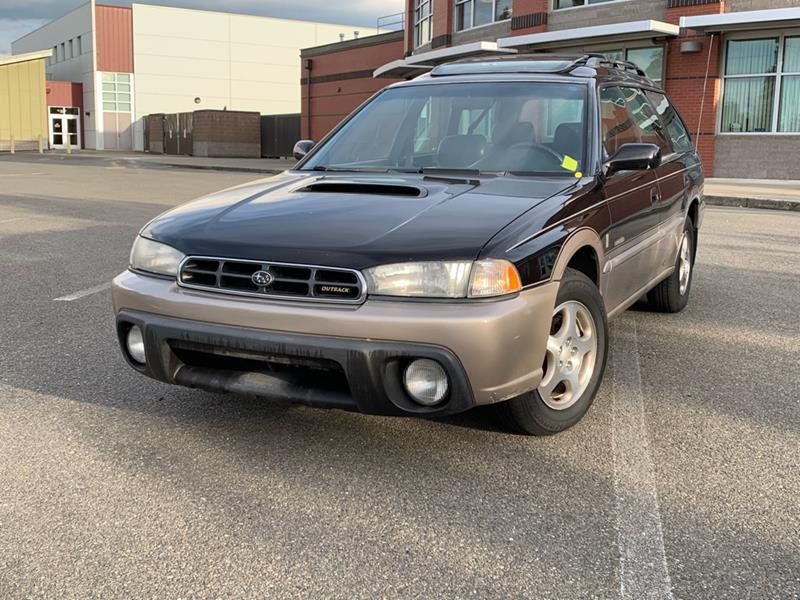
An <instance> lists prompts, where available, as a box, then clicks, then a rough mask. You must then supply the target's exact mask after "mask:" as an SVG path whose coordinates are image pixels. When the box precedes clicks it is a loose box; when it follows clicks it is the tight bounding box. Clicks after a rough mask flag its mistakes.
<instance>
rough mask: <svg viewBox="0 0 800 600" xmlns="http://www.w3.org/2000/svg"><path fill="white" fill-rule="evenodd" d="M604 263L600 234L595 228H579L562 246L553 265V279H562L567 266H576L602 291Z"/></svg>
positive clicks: (575, 267)
mask: <svg viewBox="0 0 800 600" xmlns="http://www.w3.org/2000/svg"><path fill="white" fill-rule="evenodd" d="M603 264H604V252H603V244H602V242H601V241H600V236H599V235H597V232H596V231H594V230H593V229H589V228H582V229H578V230H577V231H575V232H573V233H572V234H570V236H569V237H568V238H567V239H566V240H565V241H564V244H563V245H562V246H561V250H560V251H559V253H558V258H556V262H555V266H554V267H553V279H554V280H556V281H560V280H561V278H563V277H564V273H565V272H566V270H567V268H574V269H576V270H578V271H580V272H582V273H583V274H584V275H586V276H587V277H589V278H590V279H591V280H592V281H593V282H594V283H595V285H597V287H598V288H599V289H600V290H601V291H602V290H603V289H604V288H603V286H602V280H603V278H604V274H603Z"/></svg>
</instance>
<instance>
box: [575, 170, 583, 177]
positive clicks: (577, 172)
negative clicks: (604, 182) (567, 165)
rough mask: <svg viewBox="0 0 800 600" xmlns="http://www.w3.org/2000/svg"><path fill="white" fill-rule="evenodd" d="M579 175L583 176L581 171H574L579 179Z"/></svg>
mask: <svg viewBox="0 0 800 600" xmlns="http://www.w3.org/2000/svg"><path fill="white" fill-rule="evenodd" d="M581 177H583V173H581V172H580V171H575V178H576V179H580V178H581Z"/></svg>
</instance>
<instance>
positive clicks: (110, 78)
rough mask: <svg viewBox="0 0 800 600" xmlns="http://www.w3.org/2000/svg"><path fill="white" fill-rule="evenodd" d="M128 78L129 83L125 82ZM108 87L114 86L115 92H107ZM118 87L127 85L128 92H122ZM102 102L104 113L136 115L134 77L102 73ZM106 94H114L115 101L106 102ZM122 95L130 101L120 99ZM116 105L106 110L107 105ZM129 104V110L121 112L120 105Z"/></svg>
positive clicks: (125, 74) (124, 74) (127, 74)
mask: <svg viewBox="0 0 800 600" xmlns="http://www.w3.org/2000/svg"><path fill="white" fill-rule="evenodd" d="M126 78H127V81H126V80H125V79H126ZM106 85H113V86H114V90H113V91H112V90H106V89H105V86H106ZM118 85H127V86H128V90H127V91H124V90H120V89H118V88H117V86H118ZM99 92H100V102H101V104H102V105H103V112H104V113H121V114H131V115H132V114H134V92H133V76H132V74H131V73H124V72H121V71H120V72H117V71H102V72H101V73H100V89H99ZM106 94H113V95H114V99H113V100H106ZM120 94H125V95H127V96H128V99H127V100H125V99H124V98H120ZM111 103H113V104H114V108H113V109H111V108H106V104H111ZM123 104H127V105H128V106H129V108H128V110H120V105H123Z"/></svg>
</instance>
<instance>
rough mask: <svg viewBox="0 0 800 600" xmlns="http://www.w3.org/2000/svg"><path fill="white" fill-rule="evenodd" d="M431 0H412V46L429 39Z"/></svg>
mask: <svg viewBox="0 0 800 600" xmlns="http://www.w3.org/2000/svg"><path fill="white" fill-rule="evenodd" d="M432 3H433V0H414V46H415V47H417V46H422V45H423V44H427V43H428V42H430V41H431V23H432V21H433V18H432V17H433V12H432V11H431V4H432Z"/></svg>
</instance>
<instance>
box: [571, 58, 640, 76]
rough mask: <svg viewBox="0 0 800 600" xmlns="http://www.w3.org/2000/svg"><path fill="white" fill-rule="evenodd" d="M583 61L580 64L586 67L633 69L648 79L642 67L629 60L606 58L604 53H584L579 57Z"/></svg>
mask: <svg viewBox="0 0 800 600" xmlns="http://www.w3.org/2000/svg"><path fill="white" fill-rule="evenodd" d="M578 60H582V61H583V62H582V63H581V64H583V65H586V66H587V67H611V68H614V69H622V70H623V71H633V72H634V73H636V74H637V75H638V76H639V77H644V78H645V79H648V80H649V79H650V78H649V77H648V76H647V73H645V72H644V71H643V70H642V69H640V68H639V67H637V66H636V65H635V64H633V63H632V62H630V61H629V60H614V59H612V58H608V57H607V56H606V55H605V54H596V53H591V54H586V55H585V56H584V57H582V58H581V59H578Z"/></svg>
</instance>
